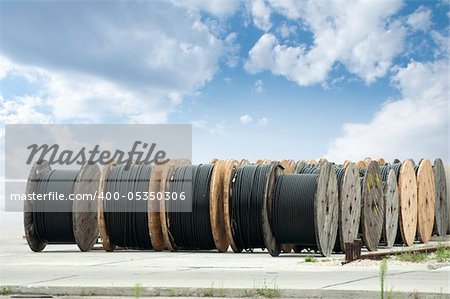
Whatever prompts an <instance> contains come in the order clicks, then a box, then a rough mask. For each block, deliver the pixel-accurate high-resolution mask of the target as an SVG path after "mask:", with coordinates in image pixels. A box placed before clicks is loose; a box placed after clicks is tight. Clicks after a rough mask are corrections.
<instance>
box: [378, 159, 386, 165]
mask: <svg viewBox="0 0 450 299" xmlns="http://www.w3.org/2000/svg"><path fill="white" fill-rule="evenodd" d="M377 162H378V165H380V166H384V165H386V160H384V159H383V158H379V159H378V160H377Z"/></svg>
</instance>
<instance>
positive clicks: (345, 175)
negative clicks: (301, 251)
mask: <svg viewBox="0 0 450 299" xmlns="http://www.w3.org/2000/svg"><path fill="white" fill-rule="evenodd" d="M320 163H326V160H322V161H321V162H320ZM319 165H320V164H319ZM332 168H333V170H334V171H335V174H336V179H337V184H338V206H339V208H338V238H337V239H336V246H335V247H334V250H335V251H339V252H341V251H343V249H344V248H345V244H346V243H352V242H353V241H354V240H356V239H357V237H358V230H359V226H360V215H361V184H360V179H359V172H358V169H357V168H356V167H355V164H354V163H351V162H347V163H346V166H345V167H344V166H340V165H335V164H333V165H332ZM296 173H299V174H306V173H309V174H314V173H315V174H318V173H320V169H319V167H317V166H316V165H313V164H309V163H307V162H306V161H298V162H297V165H296ZM297 251H298V250H297Z"/></svg>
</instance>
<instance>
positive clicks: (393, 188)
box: [383, 169, 399, 248]
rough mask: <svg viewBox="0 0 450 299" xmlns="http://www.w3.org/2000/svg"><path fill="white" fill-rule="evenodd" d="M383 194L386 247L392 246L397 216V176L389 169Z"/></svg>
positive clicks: (395, 233) (395, 234) (396, 227)
mask: <svg viewBox="0 0 450 299" xmlns="http://www.w3.org/2000/svg"><path fill="white" fill-rule="evenodd" d="M383 185H384V186H383V194H384V203H385V206H384V213H385V214H384V225H383V240H384V243H385V244H386V247H388V248H391V247H392V246H394V243H395V239H396V237H397V231H398V215H399V194H398V185H397V176H396V175H395V171H394V170H393V169H391V170H390V171H389V173H388V176H387V179H386V181H385V182H383Z"/></svg>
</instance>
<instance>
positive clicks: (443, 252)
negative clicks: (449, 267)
mask: <svg viewBox="0 0 450 299" xmlns="http://www.w3.org/2000/svg"><path fill="white" fill-rule="evenodd" d="M435 258H436V260H437V261H438V262H439V263H444V262H450V248H449V247H447V246H445V245H442V244H439V246H438V248H437V250H436V252H435Z"/></svg>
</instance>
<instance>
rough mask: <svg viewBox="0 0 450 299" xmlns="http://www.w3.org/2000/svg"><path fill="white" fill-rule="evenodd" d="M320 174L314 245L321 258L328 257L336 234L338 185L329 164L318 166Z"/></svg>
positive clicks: (315, 211)
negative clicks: (316, 246)
mask: <svg viewBox="0 0 450 299" xmlns="http://www.w3.org/2000/svg"><path fill="white" fill-rule="evenodd" d="M319 168H320V173H319V180H318V182H317V191H316V200H315V202H314V219H315V223H314V228H315V233H316V243H317V245H318V249H319V251H320V252H321V253H322V255H323V256H329V255H330V254H331V252H332V250H333V248H334V245H335V243H336V237H337V233H338V216H339V203H338V201H339V200H338V196H339V191H338V184H337V179H336V173H335V171H334V170H333V168H332V167H331V163H329V162H322V163H320V164H319Z"/></svg>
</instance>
